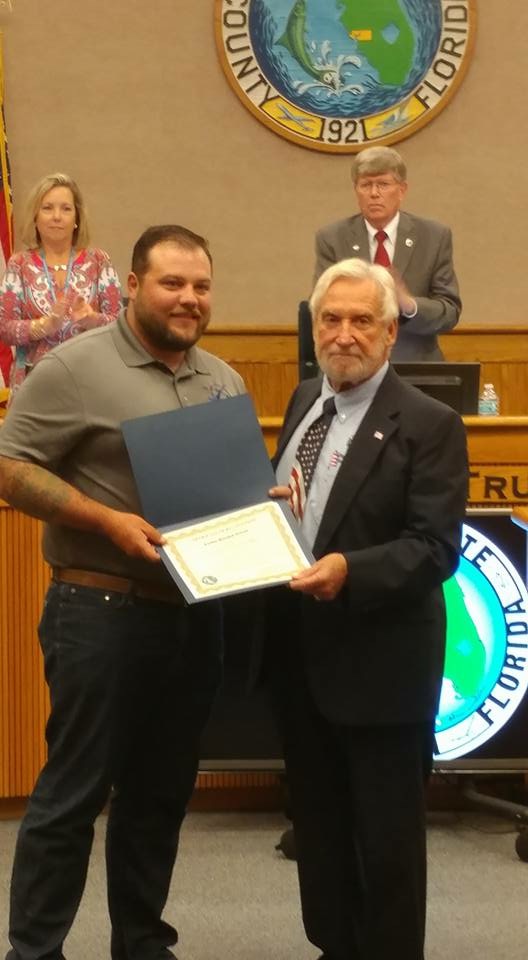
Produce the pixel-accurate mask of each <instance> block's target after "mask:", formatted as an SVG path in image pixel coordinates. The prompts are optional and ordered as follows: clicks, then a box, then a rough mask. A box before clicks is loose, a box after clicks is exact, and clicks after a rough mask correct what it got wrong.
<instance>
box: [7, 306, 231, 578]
mask: <svg viewBox="0 0 528 960" xmlns="http://www.w3.org/2000/svg"><path fill="white" fill-rule="evenodd" d="M245 392H246V390H245V386H244V382H243V380H242V378H241V377H240V376H239V375H238V373H236V372H235V371H234V370H232V369H231V367H229V366H228V365H227V364H226V363H224V361H223V360H219V359H218V357H214V356H212V354H210V353H206V352H205V350H200V349H199V348H197V347H193V348H191V349H190V350H189V351H188V352H187V354H186V358H185V360H184V362H183V363H182V365H181V367H180V368H179V369H178V370H177V371H176V373H173V372H172V371H171V370H169V368H168V367H166V366H165V365H164V364H163V363H161V362H160V361H158V360H155V359H153V357H152V356H151V355H150V354H149V353H148V352H147V351H146V350H145V349H144V347H143V346H142V345H141V343H140V342H139V341H138V339H137V338H136V337H135V335H134V334H133V332H132V330H131V329H130V327H129V325H128V323H127V321H126V319H125V316H124V314H123V315H122V316H121V317H120V318H119V320H118V321H117V322H116V323H112V324H109V325H108V326H106V327H98V328H97V329H95V330H91V331H89V332H88V333H85V334H82V335H81V336H79V337H76V338H74V339H72V340H69V341H68V342H66V343H64V344H62V345H61V346H60V347H57V348H56V349H55V350H53V351H51V352H50V353H49V354H46V356H45V357H43V358H42V360H41V361H40V362H39V363H38V365H37V366H36V367H35V369H34V370H33V371H32V373H31V374H30V375H29V377H28V378H27V380H26V381H25V382H24V384H23V385H22V387H21V388H20V390H19V391H18V392H17V394H16V396H15V399H14V402H13V404H12V406H11V408H10V410H9V413H8V416H7V417H6V420H5V422H4V425H3V426H2V428H1V429H0V455H2V456H5V457H11V458H12V459H14V460H23V461H29V462H30V463H37V464H40V465H41V466H43V467H46V469H48V470H50V471H52V472H53V473H55V474H57V476H59V477H61V478H62V479H63V480H66V481H67V482H68V483H71V484H72V486H74V487H75V488H76V489H77V490H80V491H81V492H82V493H84V494H86V496H88V497H91V498H93V499H94V500H98V501H99V502H100V503H104V504H106V505H107V506H109V507H113V508H114V509H116V510H122V511H125V512H127V513H137V514H141V512H142V511H141V507H140V503H139V499H138V494H137V490H136V485H135V482H134V478H133V475H132V471H131V467H130V461H129V458H128V454H127V451H126V448H125V444H124V440H123V435H122V432H121V423H122V422H123V420H129V419H131V418H133V417H143V416H148V415H149V414H152V413H163V412H165V411H167V410H174V409H178V408H181V407H185V406H190V405H193V404H197V403H206V402H207V401H209V400H219V399H222V398H224V397H232V396H236V395H238V394H242V393H245ZM204 439H205V438H204ZM175 443H177V437H176V438H175ZM43 552H44V557H45V559H46V560H47V561H48V563H50V564H51V565H52V566H62V567H80V568H82V569H84V570H97V571H102V572H105V573H113V574H117V575H118V576H123V577H132V578H135V579H143V580H146V579H148V580H157V581H160V580H161V581H164V582H166V580H167V576H168V575H167V574H166V573H165V571H164V568H163V567H162V565H161V564H159V565H157V564H150V563H148V562H147V561H142V560H137V559H133V558H131V557H127V556H126V555H125V554H124V553H122V552H121V551H120V550H118V549H117V547H115V546H114V545H113V544H112V543H111V542H110V541H109V540H108V539H106V538H105V537H102V536H100V535H99V534H95V533H86V532H84V531H81V530H73V529H71V528H69V527H65V526H61V525H59V524H47V525H46V527H45V532H44V540H43Z"/></svg>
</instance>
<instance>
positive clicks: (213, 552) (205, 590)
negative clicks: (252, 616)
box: [161, 500, 313, 603]
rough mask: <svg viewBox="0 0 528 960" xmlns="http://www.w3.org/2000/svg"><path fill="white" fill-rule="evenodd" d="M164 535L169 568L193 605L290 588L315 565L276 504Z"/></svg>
mask: <svg viewBox="0 0 528 960" xmlns="http://www.w3.org/2000/svg"><path fill="white" fill-rule="evenodd" d="M288 513H289V511H288ZM293 522H295V521H293ZM162 533H163V535H164V537H165V540H166V544H165V546H164V547H162V549H161V555H162V559H163V562H164V563H165V565H166V567H167V569H168V570H169V572H170V574H171V576H172V577H173V578H174V580H175V581H176V583H177V584H178V587H179V588H180V590H181V592H182V594H183V596H184V597H185V599H186V600H187V602H188V603H196V602H198V601H200V600H207V599H209V598H212V597H218V596H225V595H228V594H230V593H240V592H243V591H246V590H254V589H257V588H261V587H270V586H274V585H276V584H279V583H286V582H287V581H288V580H291V578H292V576H293V575H294V573H297V571H299V570H303V569H305V568H306V567H309V566H310V564H311V563H312V562H313V560H312V558H311V555H310V554H309V552H308V551H307V550H305V549H304V547H303V546H302V545H301V543H300V541H299V536H298V534H297V533H296V532H295V528H294V526H293V524H292V522H291V521H290V520H289V518H288V516H287V513H286V511H285V510H284V507H283V506H281V505H280V504H279V503H277V502H276V501H273V500H267V501H265V502H264V503H257V504H254V505H253V506H250V507H244V508H243V509H240V510H234V511H231V512H229V513H224V514H221V515H220V516H216V517H208V518H207V519H202V520H200V521H198V522H197V523H192V524H184V525H182V526H179V527H176V528H172V529H170V528H169V529H164V530H162Z"/></svg>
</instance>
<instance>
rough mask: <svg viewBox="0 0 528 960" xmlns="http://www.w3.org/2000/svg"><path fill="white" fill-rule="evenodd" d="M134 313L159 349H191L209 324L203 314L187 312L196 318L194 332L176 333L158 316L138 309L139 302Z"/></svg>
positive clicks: (153, 344)
mask: <svg viewBox="0 0 528 960" xmlns="http://www.w3.org/2000/svg"><path fill="white" fill-rule="evenodd" d="M134 315H135V318H136V321H137V323H138V326H139V327H140V328H141V330H142V331H143V334H144V335H145V338H146V339H147V340H148V341H149V343H151V344H152V346H153V347H156V348H157V349H158V350H174V351H181V350H189V348H190V347H193V346H194V344H195V343H196V342H197V341H198V340H199V339H200V337H201V335H202V333H203V331H204V330H205V327H206V326H207V320H206V318H204V317H202V315H201V314H186V316H191V317H192V319H193V320H196V326H195V328H194V332H189V333H188V334H185V333H181V332H180V333H176V332H175V331H173V330H171V329H170V328H169V327H167V326H166V325H165V323H164V322H163V320H160V319H159V318H158V317H157V316H155V315H153V314H151V313H149V312H148V311H144V310H142V309H141V308H139V309H138V305H137V302H136V304H135V308H134Z"/></svg>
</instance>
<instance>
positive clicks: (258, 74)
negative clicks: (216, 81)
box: [215, 0, 476, 153]
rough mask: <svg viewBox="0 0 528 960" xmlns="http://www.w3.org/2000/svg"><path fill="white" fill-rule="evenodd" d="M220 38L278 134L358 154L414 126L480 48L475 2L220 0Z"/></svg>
mask: <svg viewBox="0 0 528 960" xmlns="http://www.w3.org/2000/svg"><path fill="white" fill-rule="evenodd" d="M215 20H216V40H217V46H218V50H219V54H220V59H221V62H222V66H223V69H224V72H225V74H226V76H227V79H228V81H229V83H230V84H231V86H232V87H233V89H234V90H235V92H236V94H237V96H238V97H239V98H240V100H241V101H242V103H243V104H244V105H245V106H246V107H247V108H248V110H250V111H251V113H253V114H254V116H256V117H257V118H258V119H259V120H260V121H261V122H262V123H264V124H266V126H268V127H269V128H270V129H271V130H273V131H274V132H275V133H278V134H280V136H282V137H286V138H287V139H288V140H292V141H293V142H294V143H298V144H300V145H301V146H304V147H309V148H310V149H312V150H326V151H331V152H334V153H353V152H354V151H356V150H359V149H361V147H363V146H365V145H368V144H373V143H378V144H379V143H392V142H394V141H397V140H402V139H403V138H404V137H407V136H409V135H410V134H412V133H415V132H416V130H417V129H418V128H419V127H421V126H423V125H424V124H425V123H427V122H428V121H429V120H431V119H432V118H433V117H434V116H435V115H436V114H437V113H438V112H439V111H440V110H441V109H442V108H443V107H444V106H445V105H446V104H447V103H448V101H449V99H450V98H451V97H452V95H453V93H454V92H455V90H456V88H457V87H458V85H459V83H460V81H461V80H462V78H463V76H464V73H465V71H466V68H467V65H468V61H469V57H470V54H471V50H472V46H473V40H474V33H475V21H476V0H215Z"/></svg>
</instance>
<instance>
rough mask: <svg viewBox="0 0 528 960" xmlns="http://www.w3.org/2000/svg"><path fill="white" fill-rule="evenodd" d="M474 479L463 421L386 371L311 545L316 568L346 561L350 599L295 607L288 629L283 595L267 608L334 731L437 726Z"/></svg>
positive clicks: (306, 393)
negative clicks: (445, 587) (450, 610)
mask: <svg viewBox="0 0 528 960" xmlns="http://www.w3.org/2000/svg"><path fill="white" fill-rule="evenodd" d="M320 389H321V380H320V379H317V380H306V381H304V382H302V383H301V384H300V386H299V387H298V388H297V390H296V391H295V393H294V395H293V397H292V399H291V401H290V404H289V407H288V410H287V412H286V417H285V423H284V428H283V431H282V433H281V436H280V439H279V445H278V449H277V455H276V458H275V460H276V462H278V460H279V459H280V456H281V454H282V452H283V450H284V448H285V446H286V444H287V442H288V440H289V438H290V436H291V434H292V432H293V431H294V429H295V427H296V426H297V424H298V423H299V421H300V420H301V419H302V417H303V416H304V414H305V413H306V411H307V410H308V409H309V407H310V406H311V404H312V403H313V402H314V400H315V398H316V397H317V396H318V394H319V392H320ZM467 476H468V471H467V454H466V438H465V430H464V426H463V423H462V421H461V419H460V417H459V416H458V415H457V414H455V413H454V412H453V411H452V410H451V409H450V408H448V407H446V406H445V405H444V404H441V403H439V402H438V401H436V400H433V399H431V398H430V397H427V396H425V395H424V394H423V393H420V392H419V391H418V390H416V389H415V388H414V387H411V386H409V385H408V384H406V383H405V382H404V381H402V380H401V379H400V378H399V377H398V376H397V375H396V373H395V372H394V371H393V370H392V369H391V368H389V370H388V372H387V375H386V377H385V379H384V380H383V382H382V384H381V386H380V388H379V390H378V392H377V394H376V396H375V398H374V401H373V403H372V405H371V407H370V409H369V411H368V412H367V414H366V416H365V418H364V419H363V422H362V423H361V425H360V427H359V430H358V431H357V433H356V435H355V437H354V439H353V441H352V443H351V444H350V447H349V449H348V452H347V454H346V455H345V458H344V460H343V462H342V464H341V467H340V469H339V473H338V474H337V477H336V479H335V482H334V485H333V487H332V490H331V493H330V497H329V500H328V503H327V506H326V509H325V512H324V514H323V518H322V521H321V526H320V528H319V532H318V535H317V540H316V542H315V545H314V553H315V556H316V557H321V556H323V555H325V554H327V553H333V552H338V553H343V554H344V555H345V557H346V559H347V563H348V571H349V572H348V579H347V583H346V585H345V587H344V588H343V589H342V591H341V592H340V594H339V595H338V597H337V598H336V599H335V600H334V601H332V602H330V603H327V602H317V601H315V600H314V599H313V598H311V597H302V598H301V600H300V603H299V597H298V595H295V596H294V600H295V610H296V613H295V616H297V617H298V618H300V622H297V623H288V624H285V623H284V622H282V621H283V620H284V619H285V616H284V609H285V604H286V608H287V605H288V603H289V602H290V601H289V599H288V595H287V593H286V592H285V591H284V588H282V590H283V591H284V593H283V595H282V599H281V595H280V594H275V614H274V598H273V596H272V597H270V600H271V604H270V606H271V611H270V615H271V619H272V628H271V631H270V633H271V636H272V638H273V639H272V642H274V643H275V649H276V651H277V655H278V656H279V657H280V649H281V645H282V644H283V643H284V642H289V640H288V638H287V636H286V634H289V636H290V637H292V636H295V635H296V634H298V636H299V649H300V651H301V653H300V656H301V657H302V659H303V661H304V667H305V669H306V671H307V675H308V678H309V683H310V686H311V689H312V692H313V695H314V697H315V700H316V702H317V704H318V707H319V709H320V710H321V712H322V713H323V714H324V715H325V716H326V717H327V718H328V719H329V720H332V721H334V722H336V723H346V724H357V725H365V724H380V723H385V724H387V723H408V722H421V721H424V720H428V719H430V718H432V717H434V715H435V714H436V711H437V707H438V698H439V692H440V686H441V679H442V671H443V661H444V643H445V608H444V602H443V594H442V589H441V584H442V582H443V581H444V580H445V579H447V578H448V577H449V576H451V574H452V573H453V572H454V570H455V569H456V567H457V563H458V553H459V548H460V536H461V523H462V520H463V517H464V513H465V505H466V496H467ZM289 593H290V597H291V596H292V593H291V591H290V592H289ZM292 609H293V607H292ZM299 610H300V613H299ZM277 611H281V612H280V613H279V615H277Z"/></svg>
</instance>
